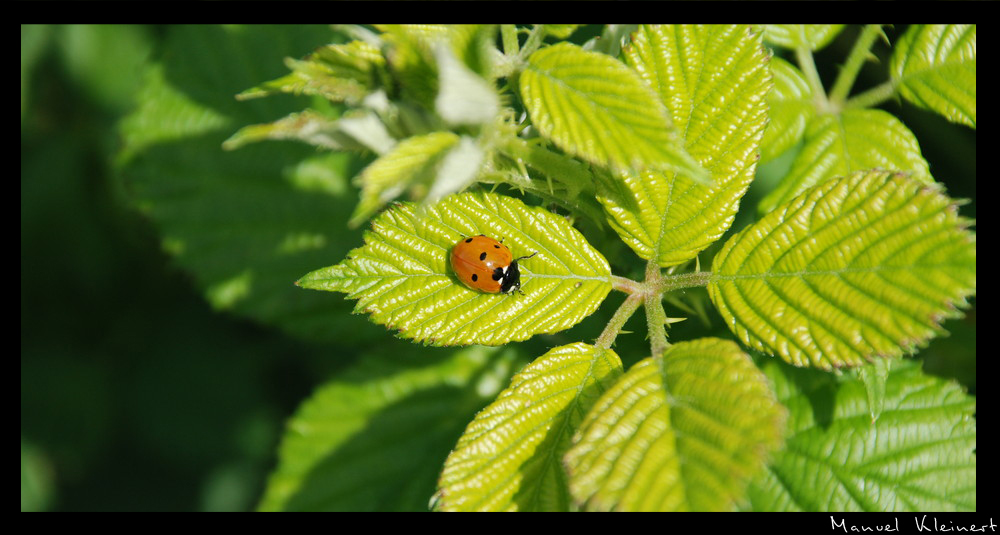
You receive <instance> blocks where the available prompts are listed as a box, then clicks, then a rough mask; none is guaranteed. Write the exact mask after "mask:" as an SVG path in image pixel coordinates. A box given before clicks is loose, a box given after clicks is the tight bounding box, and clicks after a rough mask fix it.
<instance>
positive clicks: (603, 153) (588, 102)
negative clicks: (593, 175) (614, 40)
mask: <svg viewBox="0 0 1000 535" xmlns="http://www.w3.org/2000/svg"><path fill="white" fill-rule="evenodd" d="M520 88H521V98H522V99H523V100H524V105H525V107H526V108H527V109H528V112H529V113H530V114H531V121H532V125H533V126H534V127H535V128H537V129H538V131H539V132H541V133H542V135H543V136H545V137H547V138H549V139H551V140H552V141H553V142H554V143H555V144H556V145H558V146H559V147H560V148H562V149H563V150H565V151H567V152H569V153H572V154H574V155H576V156H578V157H580V158H582V159H584V160H587V161H589V162H591V163H594V164H597V165H602V166H608V167H611V168H613V169H616V170H623V171H624V170H641V169H677V170H678V171H679V172H681V173H684V174H686V175H688V176H691V177H694V178H696V179H699V180H704V179H705V178H706V173H705V171H704V169H702V168H701V166H700V165H699V164H698V162H697V161H695V160H694V159H693V158H692V157H691V156H690V155H689V154H688V153H687V152H685V151H684V148H683V146H682V144H681V142H680V139H679V137H678V136H677V131H676V130H675V129H674V128H673V127H672V126H671V122H670V116H669V115H668V114H667V110H666V108H665V107H664V106H663V103H662V102H660V101H659V100H658V99H657V98H656V95H655V94H654V93H653V92H652V91H650V88H649V86H647V85H646V84H644V83H643V82H642V80H641V79H640V78H639V76H638V75H637V74H636V73H635V71H633V70H631V69H629V68H628V67H626V66H625V65H623V64H622V63H621V62H620V61H618V60H616V59H614V58H612V57H610V56H607V55H604V54H599V53H597V52H589V51H586V50H583V49H582V48H580V47H578V46H576V45H573V44H570V43H559V44H557V45H554V46H551V47H547V48H542V49H540V50H538V51H536V52H535V53H534V54H532V55H531V57H530V58H529V59H528V65H527V68H526V69H525V70H524V72H522V73H521V77H520Z"/></svg>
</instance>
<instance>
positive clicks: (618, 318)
mask: <svg viewBox="0 0 1000 535" xmlns="http://www.w3.org/2000/svg"><path fill="white" fill-rule="evenodd" d="M640 304H642V295H641V294H629V296H628V297H627V298H626V299H625V302H624V303H622V304H621V306H619V307H618V310H616V311H615V315H614V316H612V317H611V320H610V321H608V325H607V326H606V327H605V328H604V331H603V332H601V335H600V336H598V337H597V341H595V342H594V345H595V346H596V347H600V348H603V349H610V348H611V346H612V345H614V343H615V338H617V337H618V333H619V332H621V330H622V327H624V326H625V322H626V321H628V319H629V318H631V317H632V314H634V313H635V311H636V309H638V308H639V305H640Z"/></svg>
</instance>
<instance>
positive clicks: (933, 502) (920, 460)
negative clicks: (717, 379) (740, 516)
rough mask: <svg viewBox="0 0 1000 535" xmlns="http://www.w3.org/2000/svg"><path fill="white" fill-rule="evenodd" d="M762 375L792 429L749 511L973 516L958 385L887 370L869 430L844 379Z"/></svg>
mask: <svg viewBox="0 0 1000 535" xmlns="http://www.w3.org/2000/svg"><path fill="white" fill-rule="evenodd" d="M764 373H766V374H767V376H768V378H769V379H770V380H771V381H772V382H773V383H774V385H775V391H776V393H777V395H778V399H779V400H780V401H781V403H782V404H783V405H785V406H786V407H788V411H789V418H788V421H789V429H788V433H787V435H788V441H787V445H786V447H785V448H784V449H783V450H781V451H780V452H778V453H777V454H776V455H775V456H774V459H773V460H772V461H771V462H770V463H769V469H768V471H767V472H766V473H765V474H763V475H762V476H761V477H757V478H755V479H754V481H753V482H752V484H751V485H750V489H749V490H750V492H749V496H750V504H749V505H750V507H751V508H752V509H753V510H755V511H872V512H876V511H877V512H883V513H884V512H887V511H956V510H957V511H975V510H976V453H975V450H976V419H975V411H976V401H975V398H973V397H971V396H969V395H967V394H966V393H965V392H963V391H962V389H961V387H959V386H958V385H957V384H956V383H954V382H950V381H945V380H942V379H940V378H937V377H933V376H931V375H929V374H925V373H923V372H922V371H921V370H920V366H919V364H918V363H916V362H913V361H909V360H905V361H899V362H894V363H893V368H892V371H891V372H890V373H889V375H888V378H887V380H886V383H885V403H884V409H883V411H882V413H881V415H880V416H879V418H878V420H876V421H874V422H873V421H872V419H871V416H870V414H869V410H868V403H867V395H866V393H865V388H864V385H863V384H862V383H861V382H860V381H857V380H855V379H854V378H853V377H851V376H850V375H848V374H845V375H843V376H841V377H839V378H838V377H837V376H835V375H832V374H828V373H822V372H817V371H815V370H806V369H796V368H791V367H790V366H786V365H781V364H778V363H769V364H768V365H766V366H765V367H764ZM927 520H928V526H931V525H932V522H931V518H930V517H928V518H927ZM911 526H912V524H911Z"/></svg>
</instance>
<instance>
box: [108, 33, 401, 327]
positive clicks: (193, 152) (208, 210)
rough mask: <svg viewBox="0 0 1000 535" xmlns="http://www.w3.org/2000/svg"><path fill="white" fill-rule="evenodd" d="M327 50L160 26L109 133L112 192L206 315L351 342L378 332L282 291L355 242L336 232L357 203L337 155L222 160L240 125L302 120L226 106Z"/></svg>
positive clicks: (299, 40) (273, 103)
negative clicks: (125, 199) (119, 190)
mask: <svg viewBox="0 0 1000 535" xmlns="http://www.w3.org/2000/svg"><path fill="white" fill-rule="evenodd" d="M330 38H331V34H330V29H329V27H327V26H295V27H285V26H266V25H264V26H248V27H240V26H223V27H220V26H208V25H204V26H201V25H195V26H175V27H171V28H170V29H169V30H168V36H167V39H166V41H165V42H164V43H163V54H162V56H163V60H162V62H161V63H156V64H153V65H151V66H150V68H149V70H148V72H146V73H145V76H144V80H145V81H144V84H143V87H142V89H141V90H140V92H139V93H138V94H137V95H136V100H137V102H138V103H139V105H138V107H137V108H136V109H135V111H134V112H133V113H131V114H129V115H128V116H127V117H125V118H124V119H123V120H122V122H121V132H122V139H123V141H124V148H123V152H122V154H121V155H120V157H119V160H118V164H119V169H120V171H121V176H122V180H123V181H124V188H123V191H128V192H129V194H130V195H131V199H132V200H133V202H134V204H135V205H136V207H137V208H138V209H139V210H141V211H142V212H143V213H144V214H145V215H146V217H148V218H149V220H150V221H151V222H152V223H153V224H154V225H156V227H157V229H158V230H159V232H160V235H161V236H162V246H163V248H164V249H165V250H166V251H167V252H168V253H170V255H171V257H172V262H173V263H174V264H175V265H176V267H178V268H179V269H182V270H184V271H186V272H187V273H190V275H191V279H192V283H193V284H194V285H195V286H196V287H197V288H198V289H199V290H200V291H201V292H202V293H203V295H205V297H206V299H207V300H208V302H209V303H210V304H211V305H212V306H213V307H214V308H216V309H219V310H226V311H230V312H232V313H234V314H237V315H239V316H242V317H246V318H251V319H253V320H255V321H258V322H261V323H263V324H266V325H274V326H278V327H280V328H281V329H283V330H285V331H287V332H289V333H292V334H295V335H297V336H301V337H305V338H309V339H320V340H337V341H339V342H343V343H352V342H353V341H355V340H358V339H359V338H365V337H373V336H381V335H380V331H381V330H380V329H378V328H376V327H373V326H371V325H369V324H368V323H367V322H365V321H363V320H360V318H350V317H349V316H348V313H349V311H350V310H351V307H350V306H348V305H349V304H348V303H343V302H338V301H337V300H330V299H325V298H324V297H325V296H322V295H310V294H309V293H308V292H302V291H299V290H298V289H297V288H295V287H294V286H293V285H292V284H291V283H292V281H294V280H295V279H296V278H297V277H299V276H300V275H301V274H302V273H304V272H305V271H307V270H308V269H310V268H312V267H314V266H317V265H323V262H329V261H330V259H331V258H342V257H343V256H344V255H345V254H346V253H347V252H348V251H349V250H350V247H351V245H352V244H356V243H357V241H358V240H359V239H360V232H358V233H353V232H349V231H347V230H346V228H345V226H346V223H347V216H348V215H349V214H350V213H351V210H352V209H353V206H354V203H355V202H356V194H355V193H354V191H353V190H352V189H351V187H350V182H349V178H350V173H349V171H348V166H347V164H348V159H347V158H346V157H345V156H346V155H343V154H331V153H328V152H327V153H320V154H317V153H316V151H315V150H314V149H313V148H312V147H308V146H305V145H301V144H298V143H287V142H280V143H266V144H262V145H257V146H254V147H253V150H246V149H244V150H237V151H223V150H221V149H220V145H221V144H222V142H223V141H224V140H225V139H226V138H227V137H229V136H230V134H232V133H233V131H235V130H236V129H237V128H239V127H240V126H242V125H246V124H253V123H261V122H264V121H267V120H272V119H273V118H275V117H282V116H285V115H287V114H289V113H290V112H292V111H293V110H301V109H302V108H303V107H304V106H303V104H304V102H305V99H304V98H302V97H294V96H291V95H280V96H278V97H275V98H268V99H262V100H255V101H249V102H237V101H236V100H235V99H233V95H234V94H236V93H237V92H239V91H240V90H242V89H245V88H247V87H250V86H252V85H253V84H255V83H257V82H259V81H260V80H267V79H271V78H274V77H276V76H278V75H280V74H281V73H282V72H283V71H284V70H285V67H284V66H283V65H282V59H283V58H285V57H288V56H294V57H299V56H302V55H304V54H306V53H308V52H309V51H311V50H314V49H315V48H316V47H317V46H320V45H322V44H324V43H326V42H329V40H330Z"/></svg>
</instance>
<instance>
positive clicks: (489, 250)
mask: <svg viewBox="0 0 1000 535" xmlns="http://www.w3.org/2000/svg"><path fill="white" fill-rule="evenodd" d="M536 254H538V253H537V252H534V253H531V254H530V255H528V256H522V257H520V258H514V255H513V254H511V252H510V249H508V248H507V246H506V245H504V244H502V243H500V242H498V241H496V240H494V239H493V238H490V237H488V236H486V235H483V234H480V235H479V236H472V237H470V238H463V239H462V240H460V241H459V242H458V243H456V244H455V247H453V248H452V249H451V267H452V269H454V270H455V274H456V275H458V279H459V280H460V281H462V282H463V283H464V284H465V285H466V286H468V287H469V288H472V289H473V290H479V291H481V292H486V293H491V294H495V293H505V294H508V293H513V292H516V291H518V290H519V289H520V288H521V271H520V270H519V269H518V268H517V262H518V260H524V259H525V258H531V257H532V256H535V255H536Z"/></svg>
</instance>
